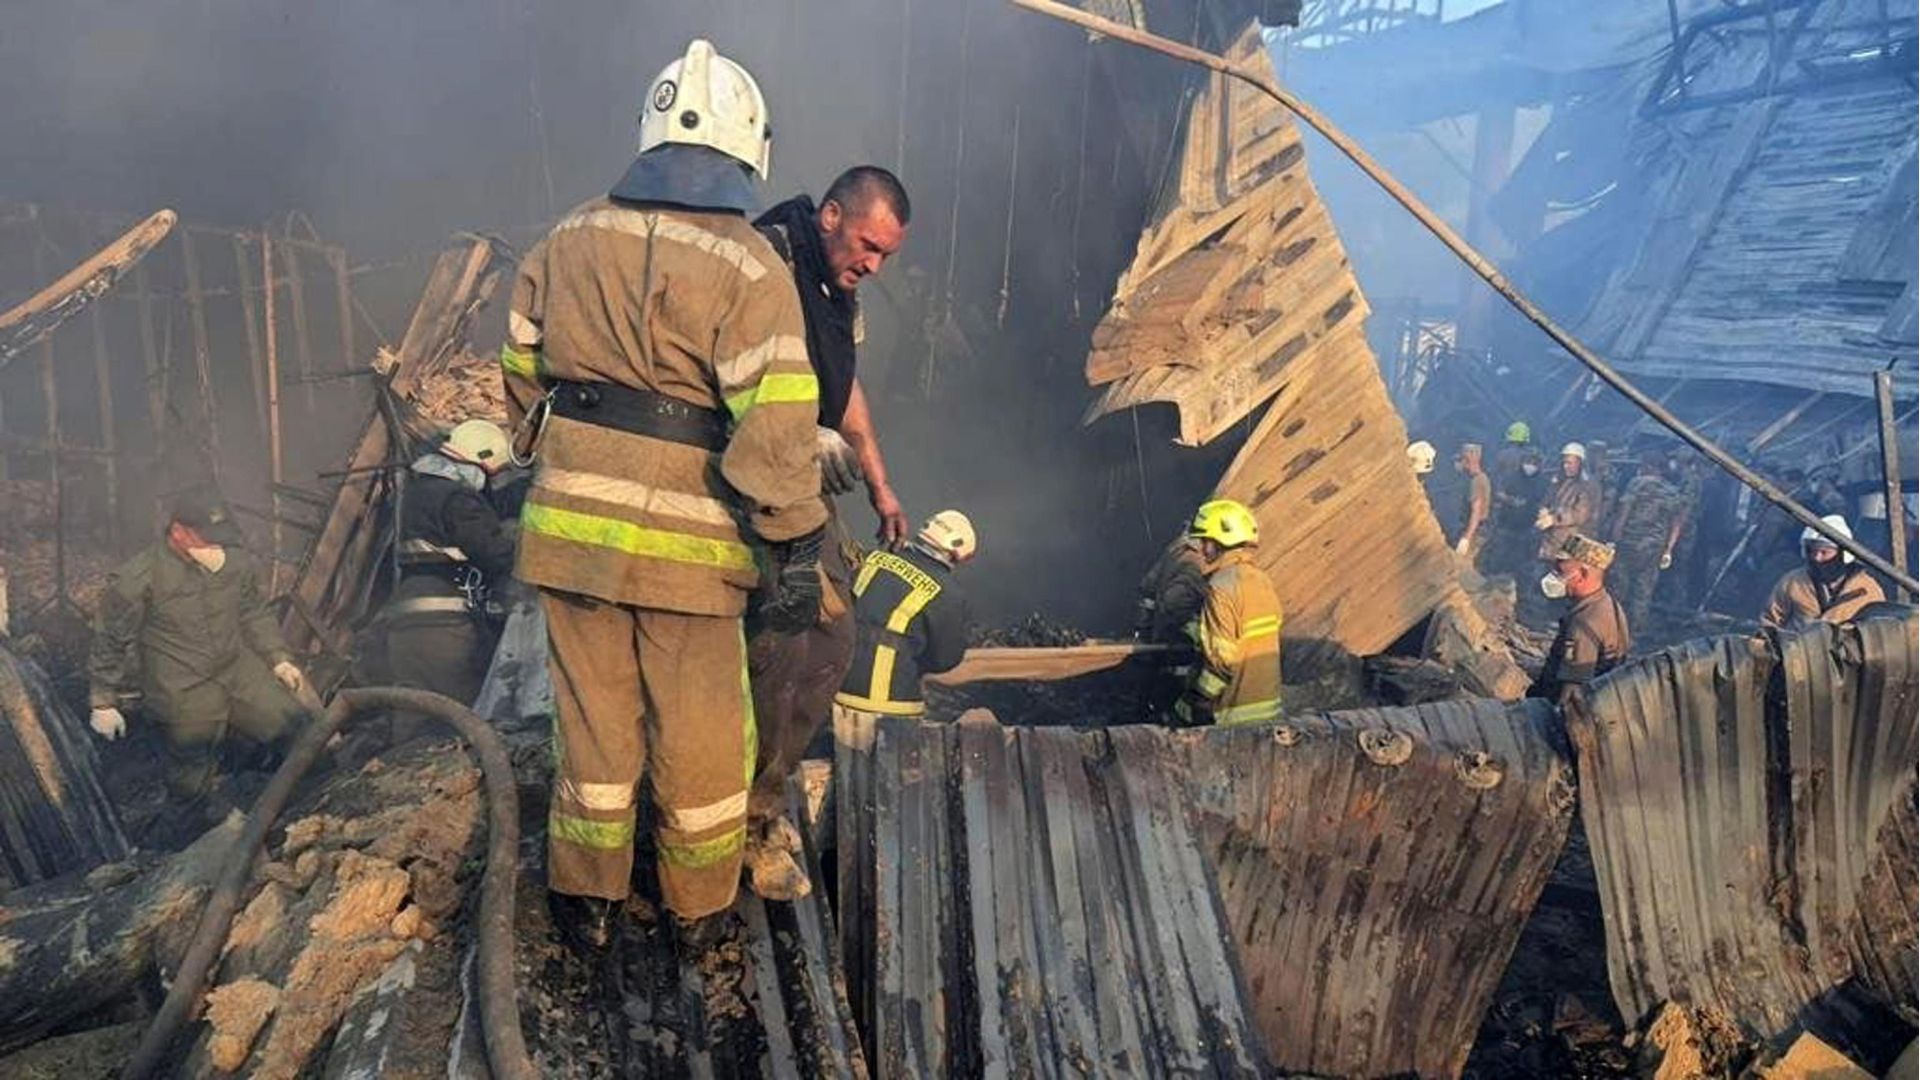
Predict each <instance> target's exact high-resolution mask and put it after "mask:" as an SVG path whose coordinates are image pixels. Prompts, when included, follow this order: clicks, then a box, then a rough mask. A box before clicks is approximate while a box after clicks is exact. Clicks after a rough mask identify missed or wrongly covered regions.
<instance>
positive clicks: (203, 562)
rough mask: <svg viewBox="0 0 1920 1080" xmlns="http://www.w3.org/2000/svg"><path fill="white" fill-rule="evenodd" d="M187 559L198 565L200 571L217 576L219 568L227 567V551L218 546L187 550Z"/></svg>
mask: <svg viewBox="0 0 1920 1080" xmlns="http://www.w3.org/2000/svg"><path fill="white" fill-rule="evenodd" d="M187 558H189V559H192V560H193V561H194V562H196V563H199V564H200V567H201V569H203V570H205V571H206V572H207V573H209V574H217V573H219V572H220V568H221V567H223V566H225V565H227V549H226V548H223V547H221V546H220V545H218V544H214V545H212V546H210V547H196V548H188V549H187Z"/></svg>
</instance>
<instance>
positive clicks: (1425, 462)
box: [1407, 439, 1440, 476]
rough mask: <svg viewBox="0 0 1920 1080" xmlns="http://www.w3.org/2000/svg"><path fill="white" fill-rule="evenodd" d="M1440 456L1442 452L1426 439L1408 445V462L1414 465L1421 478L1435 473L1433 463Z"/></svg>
mask: <svg viewBox="0 0 1920 1080" xmlns="http://www.w3.org/2000/svg"><path fill="white" fill-rule="evenodd" d="M1439 456H1440V452H1439V451H1438V450H1435V449H1434V448H1433V444H1432V443H1430V442H1428V441H1426V440H1425V439H1422V440H1420V441H1419V442H1417V443H1408V444H1407V460H1408V461H1409V462H1411V463H1412V464H1413V471H1414V472H1415V473H1417V474H1418V475H1420V476H1425V475H1427V474H1428V473H1430V472H1432V471H1433V461H1434V459H1435V458H1437V457H1439Z"/></svg>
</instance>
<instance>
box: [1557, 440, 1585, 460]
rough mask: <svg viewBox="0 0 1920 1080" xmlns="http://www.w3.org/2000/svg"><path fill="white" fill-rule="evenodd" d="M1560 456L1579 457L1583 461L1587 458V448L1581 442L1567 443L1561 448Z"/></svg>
mask: <svg viewBox="0 0 1920 1080" xmlns="http://www.w3.org/2000/svg"><path fill="white" fill-rule="evenodd" d="M1560 456H1561V457H1577V458H1579V459H1580V460H1581V461H1585V460H1587V448H1586V447H1585V446H1583V445H1581V444H1580V443H1577V442H1570V443H1568V444H1567V445H1565V446H1563V447H1561V448H1560Z"/></svg>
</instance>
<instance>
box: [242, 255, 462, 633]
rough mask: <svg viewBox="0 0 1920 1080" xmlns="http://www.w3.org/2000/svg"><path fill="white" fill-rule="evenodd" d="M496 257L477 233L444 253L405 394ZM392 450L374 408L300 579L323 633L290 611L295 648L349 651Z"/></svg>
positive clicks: (420, 315) (412, 337)
mask: <svg viewBox="0 0 1920 1080" xmlns="http://www.w3.org/2000/svg"><path fill="white" fill-rule="evenodd" d="M497 262H498V256H497V253H496V252H495V251H494V248H493V245H492V244H490V243H489V242H487V241H485V240H475V241H474V242H472V243H471V244H468V245H465V246H463V247H460V248H457V249H454V250H450V251H446V252H443V253H442V254H441V255H440V258H439V260H438V261H437V262H436V263H435V264H434V268H433V272H432V274H431V275H430V276H429V277H428V279H427V286H426V289H425V290H424V291H423V292H422V294H421V297H420V303H419V304H418V306H416V307H415V308H414V312H413V318H412V320H411V321H410V322H409V323H408V325H407V332H406V336H405V337H404V338H402V339H401V342H400V348H399V351H398V353H397V354H396V355H397V360H396V362H395V365H394V369H393V374H392V376H391V377H390V378H389V380H388V382H387V389H388V390H390V391H391V392H392V393H393V394H394V395H396V396H397V397H400V398H404V397H405V396H406V395H407V394H408V393H409V392H410V391H411V390H412V389H413V387H414V385H415V383H416V382H417V381H418V379H419V378H420V377H421V375H422V373H423V372H424V371H425V370H426V369H427V368H428V367H429V366H430V365H431V364H433V363H436V362H438V361H439V360H440V359H442V358H443V357H444V356H445V354H446V353H447V351H448V350H450V349H451V348H453V346H454V344H455V343H456V341H457V340H458V338H459V336H460V335H461V334H463V333H464V332H465V330H466V326H467V323H468V321H469V320H470V319H471V318H472V316H473V314H474V312H475V311H476V310H477V309H478V307H479V305H480V304H482V303H483V302H484V301H485V300H486V298H487V296H488V295H490V294H491V292H492V289H493V285H494V283H495V282H496V281H497V280H498V273H499V271H498V267H497V265H496V264H497ZM392 453H393V448H392V446H391V437H390V433H389V431H388V428H387V424H386V421H385V420H384V419H383V418H382V417H381V416H380V415H379V414H378V413H376V414H375V415H374V416H373V417H371V418H370V419H369V420H368V421H367V425H366V427H365V429H364V430H363V431H362V432H361V435H360V439H359V441H358V442H357V443H356V444H355V445H354V449H353V451H352V453H351V454H350V455H349V457H348V459H347V465H346V470H347V471H348V472H349V473H350V474H352V475H349V476H347V477H345V478H344V479H343V480H342V481H341V484H340V486H339V487H338V488H337V489H336V490H335V491H334V495H333V505H332V508H331V509H330V510H329V512H328V514H327V519H326V524H325V525H324V526H323V527H322V528H321V531H320V535H319V536H318V537H316V538H315V539H314V542H313V544H312V546H310V547H309V548H308V549H307V552H306V554H305V556H304V557H303V558H302V560H301V563H300V569H299V573H298V574H297V575H296V576H295V578H294V583H293V589H292V595H293V596H294V598H295V600H296V602H297V603H298V604H300V605H304V606H305V609H306V611H308V612H310V613H311V615H312V616H313V617H315V618H318V619H319V620H321V621H322V622H323V623H324V624H325V626H326V632H325V633H319V632H316V631H314V630H313V629H312V628H311V627H310V626H309V623H308V621H307V619H306V618H305V617H299V616H295V615H294V614H292V613H291V611H290V612H289V613H288V614H287V615H286V616H285V617H284V618H283V619H282V620H281V627H280V629H281V633H282V635H283V636H285V637H286V639H287V644H288V645H289V646H290V647H292V648H293V649H294V650H296V651H303V650H307V649H311V648H315V647H318V648H323V649H327V650H329V651H333V652H343V651H344V650H345V647H346V645H347V639H348V637H349V636H350V634H351V631H350V629H349V628H348V626H347V625H346V623H347V622H348V621H350V619H351V618H352V617H353V616H355V615H357V614H358V612H357V611H354V610H352V608H353V607H354V606H356V605H355V603H354V602H353V601H354V600H355V599H357V597H358V594H355V593H352V592H350V591H344V590H350V589H351V588H353V587H355V586H361V585H364V584H365V583H367V582H368V581H369V580H370V574H369V571H370V569H371V567H370V564H369V561H368V560H369V559H370V558H371V557H372V556H373V555H374V554H376V553H377V551H378V549H379V545H378V544H376V543H375V542H373V540H371V539H370V538H369V537H368V536H367V535H366V534H367V532H368V531H369V529H370V525H371V522H372V521H373V520H374V519H375V518H376V516H377V514H376V509H377V507H378V501H377V500H381V499H384V498H385V496H386V494H387V492H388V488H387V485H386V481H385V480H384V479H382V477H381V474H379V473H378V472H373V471H368V470H372V469H374V467H376V466H378V465H381V464H382V463H384V462H386V461H387V459H388V457H389V455H390V454H392Z"/></svg>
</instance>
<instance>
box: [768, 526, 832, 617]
mask: <svg viewBox="0 0 1920 1080" xmlns="http://www.w3.org/2000/svg"><path fill="white" fill-rule="evenodd" d="M825 540H826V530H825V529H815V530H814V531H812V532H810V533H808V534H807V535H805V536H802V537H800V538H798V539H796V540H789V541H787V542H786V543H784V544H775V545H773V580H772V582H771V583H770V584H769V585H768V586H767V588H766V589H765V590H764V591H763V593H762V596H761V600H760V607H759V615H760V618H761V619H762V620H764V621H765V623H766V625H767V627H768V629H771V630H773V631H774V632H776V633H781V634H797V633H799V632H800V631H802V630H805V629H806V628H808V627H810V626H812V625H813V624H814V623H815V622H817V621H818V620H819V618H820V593H821V586H820V550H821V548H822V546H823V545H824V543H825Z"/></svg>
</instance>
